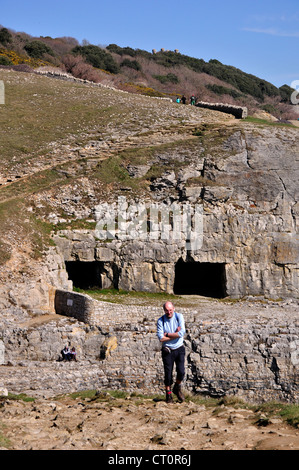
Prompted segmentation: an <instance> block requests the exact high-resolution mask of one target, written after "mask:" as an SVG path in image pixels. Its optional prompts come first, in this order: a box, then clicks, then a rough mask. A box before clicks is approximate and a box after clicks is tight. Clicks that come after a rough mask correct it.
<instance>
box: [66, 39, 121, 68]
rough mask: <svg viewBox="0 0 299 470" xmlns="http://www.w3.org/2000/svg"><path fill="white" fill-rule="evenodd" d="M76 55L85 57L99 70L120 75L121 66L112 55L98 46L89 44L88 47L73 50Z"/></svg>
mask: <svg viewBox="0 0 299 470" xmlns="http://www.w3.org/2000/svg"><path fill="white" fill-rule="evenodd" d="M72 53H73V54H75V55H81V56H83V57H85V59H86V61H87V62H88V63H89V64H90V65H92V66H93V67H95V68H97V69H102V70H106V71H107V72H111V73H119V66H118V65H117V63H116V62H115V60H114V59H113V57H112V55H111V54H109V53H108V52H106V50H104V49H101V48H100V47H98V46H94V45H92V44H89V45H87V46H76V47H74V49H73V50H72Z"/></svg>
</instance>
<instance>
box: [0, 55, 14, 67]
mask: <svg viewBox="0 0 299 470" xmlns="http://www.w3.org/2000/svg"><path fill="white" fill-rule="evenodd" d="M0 65H13V62H12V61H11V60H10V59H9V58H8V57H4V56H0Z"/></svg>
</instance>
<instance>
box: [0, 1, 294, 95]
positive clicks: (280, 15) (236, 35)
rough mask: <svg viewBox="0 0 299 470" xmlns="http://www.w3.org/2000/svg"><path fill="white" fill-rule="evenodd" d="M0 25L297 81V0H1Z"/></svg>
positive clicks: (270, 78)
mask: <svg viewBox="0 0 299 470" xmlns="http://www.w3.org/2000/svg"><path fill="white" fill-rule="evenodd" d="M0 24H1V25H2V26H5V27H7V28H10V29H13V30H15V31H23V32H26V33H28V34H31V35H32V36H51V37H60V36H72V37H75V38H76V39H78V41H79V42H80V43H81V42H82V40H83V39H87V40H88V41H89V42H90V43H91V44H97V45H98V44H100V45H108V44H111V43H115V44H118V45H119V46H130V47H132V48H134V49H135V48H139V49H145V50H147V51H151V50H152V49H157V50H160V49H161V48H162V47H164V48H165V49H170V50H174V49H178V50H179V51H180V52H181V53H182V54H186V55H189V56H192V57H197V58H202V59H204V60H206V61H208V60H210V59H218V60H220V61H221V62H223V63H224V64H227V65H233V66H235V67H238V68H240V69H241V70H244V71H245V72H248V73H252V74H253V75H256V76H258V77H260V78H263V79H265V80H268V81H269V82H271V83H273V84H274V85H276V86H281V85H283V84H285V83H286V84H288V85H291V82H292V81H293V80H299V66H298V43H299V2H298V0H284V1H277V0H272V1H269V0H250V1H248V2H243V1H241V0H225V1H223V0H214V1H205V0H185V1H178V0H172V1H170V0H148V1H147V2H142V0H126V1H124V0H110V1H109V0H80V1H79V0H8V1H7V0H0Z"/></svg>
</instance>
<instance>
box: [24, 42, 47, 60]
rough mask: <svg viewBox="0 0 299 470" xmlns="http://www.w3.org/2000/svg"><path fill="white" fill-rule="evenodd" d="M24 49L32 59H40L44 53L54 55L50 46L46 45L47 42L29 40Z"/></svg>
mask: <svg viewBox="0 0 299 470" xmlns="http://www.w3.org/2000/svg"><path fill="white" fill-rule="evenodd" d="M24 49H25V51H26V52H27V53H28V54H29V55H30V57H33V58H34V59H42V58H43V56H44V54H49V55H52V56H54V52H53V51H52V49H51V47H49V46H47V44H45V43H44V42H42V41H31V42H29V43H28V44H26V46H24Z"/></svg>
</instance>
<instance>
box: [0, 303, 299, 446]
mask: <svg viewBox="0 0 299 470" xmlns="http://www.w3.org/2000/svg"><path fill="white" fill-rule="evenodd" d="M178 301H179V304H180V305H181V306H183V305H184V306H185V307H186V306H187V305H188V307H191V306H193V307H194V305H195V303H196V302H197V304H198V297H197V298H196V297H195V296H194V297H190V298H188V299H187V298H180V299H179V300H178ZM127 302H130V303H131V305H132V308H133V306H134V304H136V303H139V302H140V299H139V300H138V301H137V300H136V299H131V300H130V301H129V299H127ZM150 303H151V304H152V305H153V306H154V305H156V304H157V299H156V300H154V299H153V300H152V302H150ZM296 306H297V303H296V302H294V301H291V300H290V301H285V302H274V301H272V302H271V301H259V302H258V301H253V300H251V301H250V300H249V299H248V300H247V301H242V302H237V303H231V302H215V301H211V300H208V299H204V298H202V299H201V302H200V307H201V308H200V310H201V312H202V315H203V316H204V317H205V318H206V319H207V320H208V319H209V318H210V319H211V318H213V317H214V318H215V317H217V318H218V317H223V318H224V317H225V318H226V319H228V318H230V319H231V318H232V317H234V315H236V316H239V315H240V310H242V312H243V314H244V317H246V318H247V319H250V318H253V317H255V316H256V315H257V316H258V318H259V319H260V320H261V318H262V317H267V318H271V317H272V318H273V315H274V314H275V312H276V315H278V314H279V312H280V313H281V315H283V314H284V315H289V316H290V315H292V313H293V314H294V315H295V312H296ZM297 307H298V306H297ZM43 364H44V365H43ZM54 366H55V364H54V365H53V367H54ZM58 366H59V369H61V370H60V373H62V375H60V376H59V377H60V379H58V380H62V381H63V379H62V377H63V370H62V369H65V371H64V375H65V379H66V380H67V378H68V377H69V375H72V376H73V380H75V378H76V377H77V375H78V374H79V375H80V377H81V379H82V374H83V372H82V367H81V366H82V364H81V363H80V362H79V363H78V364H76V363H74V364H67V363H66V364H64V363H57V367H58ZM55 367H56V366H55ZM86 367H87V368H88V367H91V365H89V366H88V364H87V363H86ZM4 368H5V370H6V373H9V370H8V369H12V368H11V367H7V366H6V367H5V366H2V369H4ZM14 369H15V374H16V376H18V374H22V375H23V376H24V378H25V375H26V376H27V375H28V371H27V367H24V365H23V367H21V366H20V367H15V368H14ZM35 369H36V368H34V367H33V365H32V367H31V375H32V377H35V375H36V374H38V373H37V372H36V370H35ZM43 369H44V371H45V372H46V370H47V363H40V367H39V370H40V376H42V370H43ZM22 370H23V373H22ZM51 371H52V372H51ZM48 372H49V373H50V374H51V373H53V374H54V375H55V373H56V374H57V370H56V369H55V370H54V371H53V370H52V369H49V370H48ZM85 372H86V373H87V371H85ZM4 373H5V372H3V370H2V372H1V376H2V379H3V377H4V376H3V374H4ZM76 374H77V375H76ZM79 375H78V377H79ZM21 380H22V378H21V376H20V377H19V381H21ZM48 381H49V378H48ZM56 388H57V387H56ZM58 389H59V388H57V390H58ZM24 391H25V390H24ZM9 392H11V389H10V388H9ZM31 392H32V393H31ZM41 392H42V391H41V390H35V391H34V390H31V391H30V390H27V391H26V393H27V394H28V395H30V396H33V397H35V398H34V399H32V400H34V401H24V400H23V399H21V397H20V396H19V397H18V399H15V397H14V396H13V395H10V394H9V395H8V396H6V397H5V396H4V397H2V398H1V399H0V446H1V448H2V449H11V450H107V451H116V450H135V451H136V450H155V451H156V450H157V451H162V452H165V451H174V450H179V451H184V450H186V451H190V450H274V449H275V450H298V449H299V430H298V428H296V427H294V426H290V425H288V424H287V422H286V420H285V419H282V417H281V416H280V415H279V406H278V408H277V410H276V412H274V413H273V412H272V413H269V408H268V410H267V407H266V404H263V405H255V406H254V405H252V404H251V405H246V403H245V402H243V401H241V400H240V399H237V398H234V397H231V398H226V399H223V400H222V401H221V400H211V399H206V400H205V399H203V398H202V397H200V396H195V395H193V394H191V393H189V392H186V401H185V402H184V403H182V404H180V403H178V402H177V401H176V399H175V402H174V404H171V405H167V404H166V403H165V401H164V396H163V395H155V396H144V395H143V396H142V395H140V396H138V395H137V394H136V393H131V394H130V393H127V394H124V392H117V391H114V392H112V391H110V392H109V391H106V390H104V389H101V390H98V391H97V392H96V393H95V392H94V393H93V394H90V395H88V394H87V393H84V392H81V393H80V394H79V393H78V394H77V395H76V394H75V395H70V394H64V395H62V394H59V395H57V392H56V390H55V386H54V388H53V391H52V394H51V393H50V390H48V391H47V393H44V394H43V393H41ZM268 405H269V404H268Z"/></svg>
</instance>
